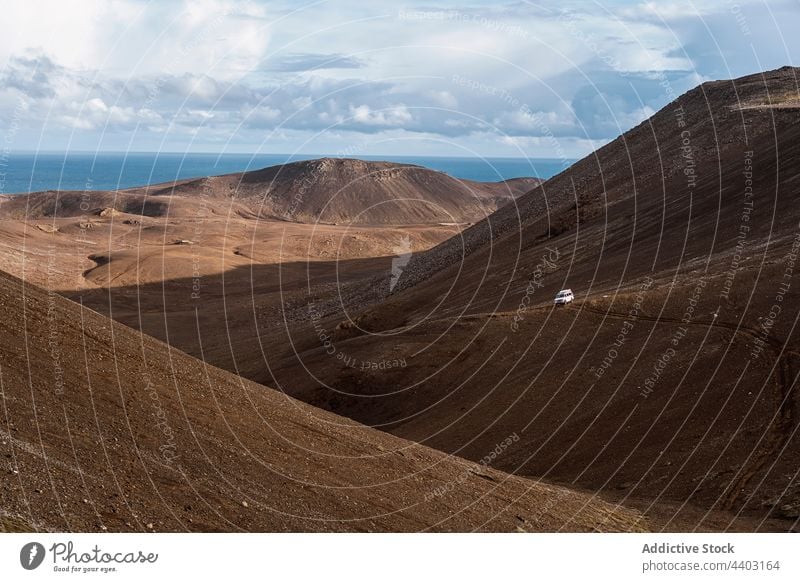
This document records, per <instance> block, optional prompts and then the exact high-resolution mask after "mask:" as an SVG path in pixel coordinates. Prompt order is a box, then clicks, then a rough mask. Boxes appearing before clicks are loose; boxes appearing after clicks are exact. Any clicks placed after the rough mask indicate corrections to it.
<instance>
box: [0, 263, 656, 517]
mask: <svg viewBox="0 0 800 582" xmlns="http://www.w3.org/2000/svg"><path fill="white" fill-rule="evenodd" d="M0 338H2V353H0V389H1V390H0V396H1V398H0V408H1V409H2V415H1V416H0V418H2V421H0V448H1V449H2V454H3V466H2V475H3V476H2V481H0V524H2V527H3V529H11V530H20V529H36V530H65V531H95V530H105V529H108V530H113V531H117V530H145V531H148V530H153V531H177V530H196V531H209V530H222V531H239V530H246V531H286V530H290V531H295V530H311V531H317V530H324V531H351V530H391V531H405V530H427V529H432V530H473V529H483V530H514V529H520V528H521V529H524V530H560V529H565V530H594V529H600V530H618V529H623V530H627V529H639V528H640V527H641V526H639V525H638V523H639V521H640V516H638V515H637V514H636V513H635V512H632V511H628V510H624V509H620V508H618V507H615V506H612V505H609V504H607V503H604V502H602V501H599V500H597V499H595V498H593V497H592V496H590V495H585V494H580V493H575V492H572V491H569V490H566V489H563V488H559V487H553V486H549V485H545V484H541V483H537V482H533V481H528V480H525V479H522V478H519V477H514V476H510V475H506V474H504V473H501V472H499V471H496V470H494V469H490V468H486V467H482V466H478V465H476V464H474V463H469V462H466V461H463V460H461V459H458V458H453V457H448V456H445V455H444V454H442V453H439V452H436V451H433V450H431V449H428V448H426V447H424V446H420V445H416V444H414V443H410V442H408V441H404V440H401V439H398V438H396V437H392V436H389V435H386V434H383V433H380V432H378V431H376V430H374V429H369V428H367V427H363V426H359V425H357V424H355V423H353V422H352V421H348V420H345V419H342V418H338V417H336V416H334V415H332V414H329V413H325V412H322V411H319V410H317V409H314V408H311V407H309V406H307V405H305V404H302V403H300V402H297V401H295V400H293V399H291V398H287V397H286V396H284V395H282V394H280V393H278V392H275V391H272V390H269V389H267V388H264V387H263V386H259V385H255V384H252V383H250V382H248V381H244V380H241V379H240V378H237V377H235V376H232V375H231V374H229V373H227V372H223V371H221V370H219V369H216V368H213V367H210V366H205V365H203V364H202V363H201V362H199V361H197V360H194V359H193V358H190V357H188V356H186V355H185V354H182V353H180V352H178V351H176V350H171V349H169V348H167V347H166V346H164V345H163V344H161V343H160V342H158V341H155V340H153V339H150V338H148V337H145V336H142V335H140V334H138V333H136V332H134V331H133V330H131V329H129V328H126V327H124V326H122V325H119V324H116V323H113V322H112V321H110V320H108V319H106V318H104V317H102V316H100V315H98V314H96V313H94V312H92V311H90V310H87V309H82V308H81V306H79V305H77V304H75V303H72V302H70V301H68V300H66V299H64V298H62V297H60V296H58V295H54V294H48V293H46V292H44V291H42V290H40V289H39V288H36V287H33V286H31V285H24V284H23V283H22V282H21V281H20V280H18V279H16V278H13V277H10V276H8V275H6V274H4V273H0ZM511 446H513V442H511ZM511 446H508V447H507V448H508V449H510V448H511ZM437 488H440V489H437Z"/></svg>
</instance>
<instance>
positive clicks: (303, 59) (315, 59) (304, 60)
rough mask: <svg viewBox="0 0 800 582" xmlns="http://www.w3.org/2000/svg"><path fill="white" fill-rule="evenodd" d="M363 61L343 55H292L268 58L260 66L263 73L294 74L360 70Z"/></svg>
mask: <svg viewBox="0 0 800 582" xmlns="http://www.w3.org/2000/svg"><path fill="white" fill-rule="evenodd" d="M364 64H365V63H364V61H362V60H361V59H357V58H355V57H352V56H347V55H343V54H333V53H331V54H320V53H294V54H289V55H283V56H280V57H270V58H269V59H267V60H266V61H264V62H263V63H262V64H261V68H262V69H263V70H265V71H274V72H281V73H294V72H301V71H311V70H317V71H319V70H323V69H360V68H361V67H363V66H364Z"/></svg>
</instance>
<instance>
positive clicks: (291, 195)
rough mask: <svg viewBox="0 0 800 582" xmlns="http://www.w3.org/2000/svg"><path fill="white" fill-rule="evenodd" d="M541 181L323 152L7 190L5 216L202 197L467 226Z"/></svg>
mask: <svg viewBox="0 0 800 582" xmlns="http://www.w3.org/2000/svg"><path fill="white" fill-rule="evenodd" d="M538 183H539V180H538V179H536V178H515V179H511V180H506V181H502V182H486V183H484V182H473V181H470V180H459V179H457V178H453V177H451V176H449V175H447V174H445V173H443V172H437V171H434V170H430V169H428V168H423V167H421V166H415V165H410V164H395V163H390V162H367V161H363V160H357V159H343V158H322V159H317V160H309V161H302V162H293V163H289V164H283V165H278V166H271V167H269V168H264V169H262V170H254V171H250V172H243V173H237V174H226V175H224V176H210V177H207V178H198V179H190V180H180V181H177V182H174V183H167V184H156V185H152V186H147V187H143V188H130V189H126V190H120V191H118V192H108V191H96V192H95V191H64V192H57V191H47V192H35V193H32V194H28V195H6V196H2V197H0V217H2V218H17V219H39V218H71V217H81V216H86V217H88V216H93V215H96V214H98V213H99V212H100V211H102V210H104V209H111V208H113V209H115V210H117V211H119V212H122V213H126V214H133V215H136V214H138V215H141V216H146V217H164V216H170V217H173V218H181V217H184V218H191V217H193V216H195V215H196V214H197V212H198V206H199V204H201V203H202V202H198V201H202V200H204V199H206V200H207V199H212V200H215V202H214V203H213V211H214V212H217V213H222V212H223V211H224V212H227V213H228V214H230V215H233V216H237V215H241V216H245V217H261V218H266V219H277V220H284V221H291V222H307V223H326V224H331V223H343V224H357V225H409V224H433V225H438V224H440V223H448V224H462V223H471V222H475V221H478V220H481V219H483V218H485V217H486V216H487V215H489V214H491V213H492V212H494V211H495V210H497V209H498V208H499V207H501V206H503V205H504V204H506V203H508V202H509V201H511V200H513V199H514V198H515V197H516V196H518V195H520V194H523V193H524V192H527V191H528V190H530V189H531V188H532V187H533V186H535V185H536V184H538ZM221 201H224V202H221Z"/></svg>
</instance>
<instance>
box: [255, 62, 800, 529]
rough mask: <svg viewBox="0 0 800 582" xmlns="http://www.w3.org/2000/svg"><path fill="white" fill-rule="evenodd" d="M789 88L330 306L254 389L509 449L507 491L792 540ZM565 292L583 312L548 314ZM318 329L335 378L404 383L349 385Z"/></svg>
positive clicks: (792, 121)
mask: <svg viewBox="0 0 800 582" xmlns="http://www.w3.org/2000/svg"><path fill="white" fill-rule="evenodd" d="M797 72H798V71H797V70H796V69H791V68H784V69H781V70H778V71H772V72H768V73H765V74H763V75H754V76H750V77H745V78H742V79H738V80H735V81H720V82H714V83H707V84H704V85H702V86H700V87H698V88H697V89H694V90H692V91H690V92H689V93H687V94H686V95H684V96H682V97H681V98H679V99H678V100H677V101H676V102H675V103H673V104H671V105H669V106H667V107H666V108H665V109H663V110H662V111H660V112H659V113H658V114H656V115H655V116H654V117H653V118H652V119H650V120H648V121H647V122H645V123H643V124H642V125H640V126H638V127H637V128H635V129H633V130H631V131H630V132H628V133H626V134H625V135H623V136H621V137H620V138H618V139H617V140H615V141H614V142H612V143H611V144H609V145H608V146H605V147H604V148H601V149H600V150H598V152H596V153H595V154H593V155H591V156H589V157H587V158H586V159H584V160H582V161H581V162H579V163H578V164H576V165H575V166H573V167H572V168H570V169H569V170H567V171H566V172H564V173H562V174H561V175H559V176H557V177H555V178H553V179H551V180H549V181H548V182H546V183H545V184H544V185H543V186H542V187H540V188H537V189H536V190H534V191H533V192H531V193H529V194H527V195H525V196H523V197H521V198H520V199H518V200H517V204H516V205H515V206H513V207H512V206H507V207H505V208H504V209H501V210H500V211H498V212H497V213H495V214H494V215H492V216H491V217H490V218H489V219H488V220H487V221H486V222H484V223H480V224H478V225H476V226H474V227H472V228H470V229H468V230H467V231H465V232H464V233H462V235H460V236H458V237H454V238H453V239H451V240H450V241H447V242H446V243H443V244H442V245H440V246H439V247H437V248H435V249H433V250H431V251H430V252H428V253H421V254H419V255H415V256H414V257H413V258H412V259H411V262H409V264H408V265H407V267H406V269H405V270H404V271H403V275H402V277H401V279H400V284H399V285H398V287H396V288H395V293H394V294H393V295H392V296H391V297H389V298H388V299H387V300H385V301H383V302H382V303H379V304H377V305H374V306H372V307H368V308H366V309H362V310H361V311H359V310H358V309H355V308H354V307H355V306H353V305H351V306H350V307H351V311H350V312H348V313H344V312H342V310H341V309H340V308H339V309H338V310H337V309H334V308H333V307H331V306H332V305H335V302H328V303H326V304H325V305H326V308H327V310H326V312H325V313H326V315H327V317H325V318H323V319H322V320H321V321H318V322H312V321H309V322H307V323H306V326H305V327H303V326H296V327H293V328H292V330H291V333H290V335H291V338H292V347H291V350H288V349H284V350H283V353H284V356H283V357H282V358H280V357H271V358H268V359H269V360H270V364H269V366H265V368H264V371H263V373H262V375H261V377H260V378H259V377H258V376H253V377H255V378H256V379H262V380H266V379H267V378H269V380H270V382H272V383H275V382H277V383H278V385H281V386H284V385H286V380H287V379H288V378H289V377H291V378H292V389H290V391H291V392H292V393H293V394H295V395H297V396H299V397H300V398H301V399H304V400H307V401H310V402H314V403H316V404H318V405H320V406H324V407H326V408H329V409H331V410H335V411H336V412H337V413H339V414H342V415H345V416H350V417H353V418H357V419H359V420H360V421H362V422H365V423H368V424H373V425H377V426H380V427H382V428H383V429H385V430H388V431H391V432H393V433H395V434H398V435H402V436H404V437H407V438H411V439H414V440H418V441H420V442H425V443H426V444H428V445H430V446H433V447H436V448H439V449H442V450H446V451H458V454H462V455H464V456H467V457H470V458H475V455H477V454H478V451H479V450H480V449H481V448H482V447H484V446H485V445H486V443H487V442H491V441H492V439H493V438H496V435H497V434H498V433H503V432H507V431H518V432H519V434H520V435H523V436H522V439H523V441H524V442H525V443H526V447H525V451H526V453H525V454H523V455H520V456H517V457H512V456H507V457H504V458H503V459H502V460H501V461H500V463H499V465H498V466H501V467H502V468H504V469H505V470H509V471H515V472H519V473H522V474H527V475H539V476H541V475H546V476H547V477H548V478H555V479H557V480H559V481H563V482H565V483H577V484H579V485H580V486H582V487H587V488H593V489H603V490H605V491H608V492H609V493H611V494H615V495H618V496H619V497H620V498H622V499H636V500H638V501H640V502H642V503H643V504H644V506H645V507H653V506H654V504H657V503H659V502H661V501H669V502H674V503H677V504H678V506H681V505H682V504H689V505H694V506H697V507H701V508H704V509H707V510H711V509H733V510H734V515H735V514H747V515H752V516H758V518H757V519H764V518H766V517H769V516H773V517H780V518H782V519H785V520H786V521H785V523H784V526H783V527H786V528H791V527H794V523H795V522H796V520H797V518H798V516H799V515H800V481H798V475H799V474H800V456H798V451H800V446H798V445H800V440H798V435H799V434H800V429H799V428H798V424H799V422H800V415H798V413H797V409H798V403H797V398H798V396H797V384H796V376H797V373H798V371H800V368H798V366H799V365H800V362H798V361H797V358H798V354H800V350H799V349H798V348H800V345H798V341H797V337H796V335H797V334H796V330H795V327H796V323H797V320H798V316H799V315H800V310H799V309H798V299H800V280H798V273H797V269H796V264H795V262H796V260H797V252H798V249H800V238H798V235H800V227H798V223H800V204H798V196H800V187H799V185H800V178H799V176H800V150H799V149H798V148H800V123H799V122H800V109H798V108H797V106H796V105H794V103H796V97H797V94H798V85H797ZM750 188H752V191H751V190H750ZM403 287H405V288H403ZM565 287H571V288H572V289H573V290H574V291H575V293H576V297H577V298H578V302H577V304H576V305H575V306H574V307H570V308H567V309H563V310H553V309H552V308H551V302H552V297H553V296H554V295H555V293H556V292H557V291H558V290H559V289H561V288H565ZM360 290H361V291H360V294H359V295H358V297H359V301H360V302H362V304H363V303H365V302H368V301H369V299H370V293H368V292H367V287H366V286H364V285H363V284H362V285H361V286H360ZM385 293H386V292H385V289H383V288H382V287H378V286H377V285H376V286H375V287H374V288H373V289H372V291H371V294H372V297H380V296H381V295H385ZM346 296H347V295H346V294H345V297H346ZM318 327H321V328H323V329H325V330H329V331H330V332H332V333H333V334H334V337H335V339H336V349H337V350H338V351H340V352H342V353H345V354H347V355H348V356H349V361H353V360H355V361H357V362H381V361H384V360H386V359H387V358H389V357H390V356H389V355H390V354H391V357H392V358H396V357H398V355H399V356H400V357H405V358H406V361H407V366H406V367H404V368H403V369H401V370H397V369H377V368H376V369H373V368H372V366H367V367H366V369H361V367H360V366H356V367H355V368H353V367H352V366H347V365H345V362H343V361H342V360H339V361H336V360H335V359H333V358H330V357H328V356H327V355H326V354H325V350H324V349H323V348H322V347H321V346H320V345H319V339H318V336H319V334H318V333H316V329H315V328H318ZM282 341H283V342H284V343H286V340H282ZM242 359H244V357H243V358H242ZM275 362H277V363H275ZM376 396H379V397H377V398H376ZM638 501H637V502H638Z"/></svg>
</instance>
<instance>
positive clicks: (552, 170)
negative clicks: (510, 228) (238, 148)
mask: <svg viewBox="0 0 800 582" xmlns="http://www.w3.org/2000/svg"><path fill="white" fill-rule="evenodd" d="M319 157H323V156H322V155H309V156H297V155H282V154H209V153H190V154H184V153H164V152H160V153H154V152H153V153H150V152H129V153H120V152H104V153H88V152H69V153H57V152H44V153H43V152H39V153H30V152H17V153H14V152H11V153H3V155H2V156H1V157H0V194H21V193H27V192H39V191H43V190H118V189H121V188H131V187H134V186H146V185H148V184H160V183H164V182H172V181H175V180H182V179H186V178H198V177H204V176H213V175H220V174H230V173H235V172H243V171H247V170H257V169H261V168H266V167H269V166H275V165H278V164H284V163H288V162H295V161H300V160H309V159H314V158H319ZM359 157H360V158H361V159H365V160H383V161H388V162H397V163H403V164H417V165H420V166H425V167H427V168H431V169H433V170H439V171H441V172H445V173H447V174H449V175H451V176H453V177H455V178H461V179H464V180H476V181H479V182H497V181H500V180H507V179H509V178H520V177H537V178H542V179H547V178H550V177H552V176H554V175H555V174H558V173H559V172H561V171H563V170H565V169H566V168H567V167H568V166H569V165H570V164H571V163H572V162H573V161H574V160H560V159H547V158H530V159H526V158H448V157H433V156H428V157H424V156H421V157H416V156H359Z"/></svg>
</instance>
